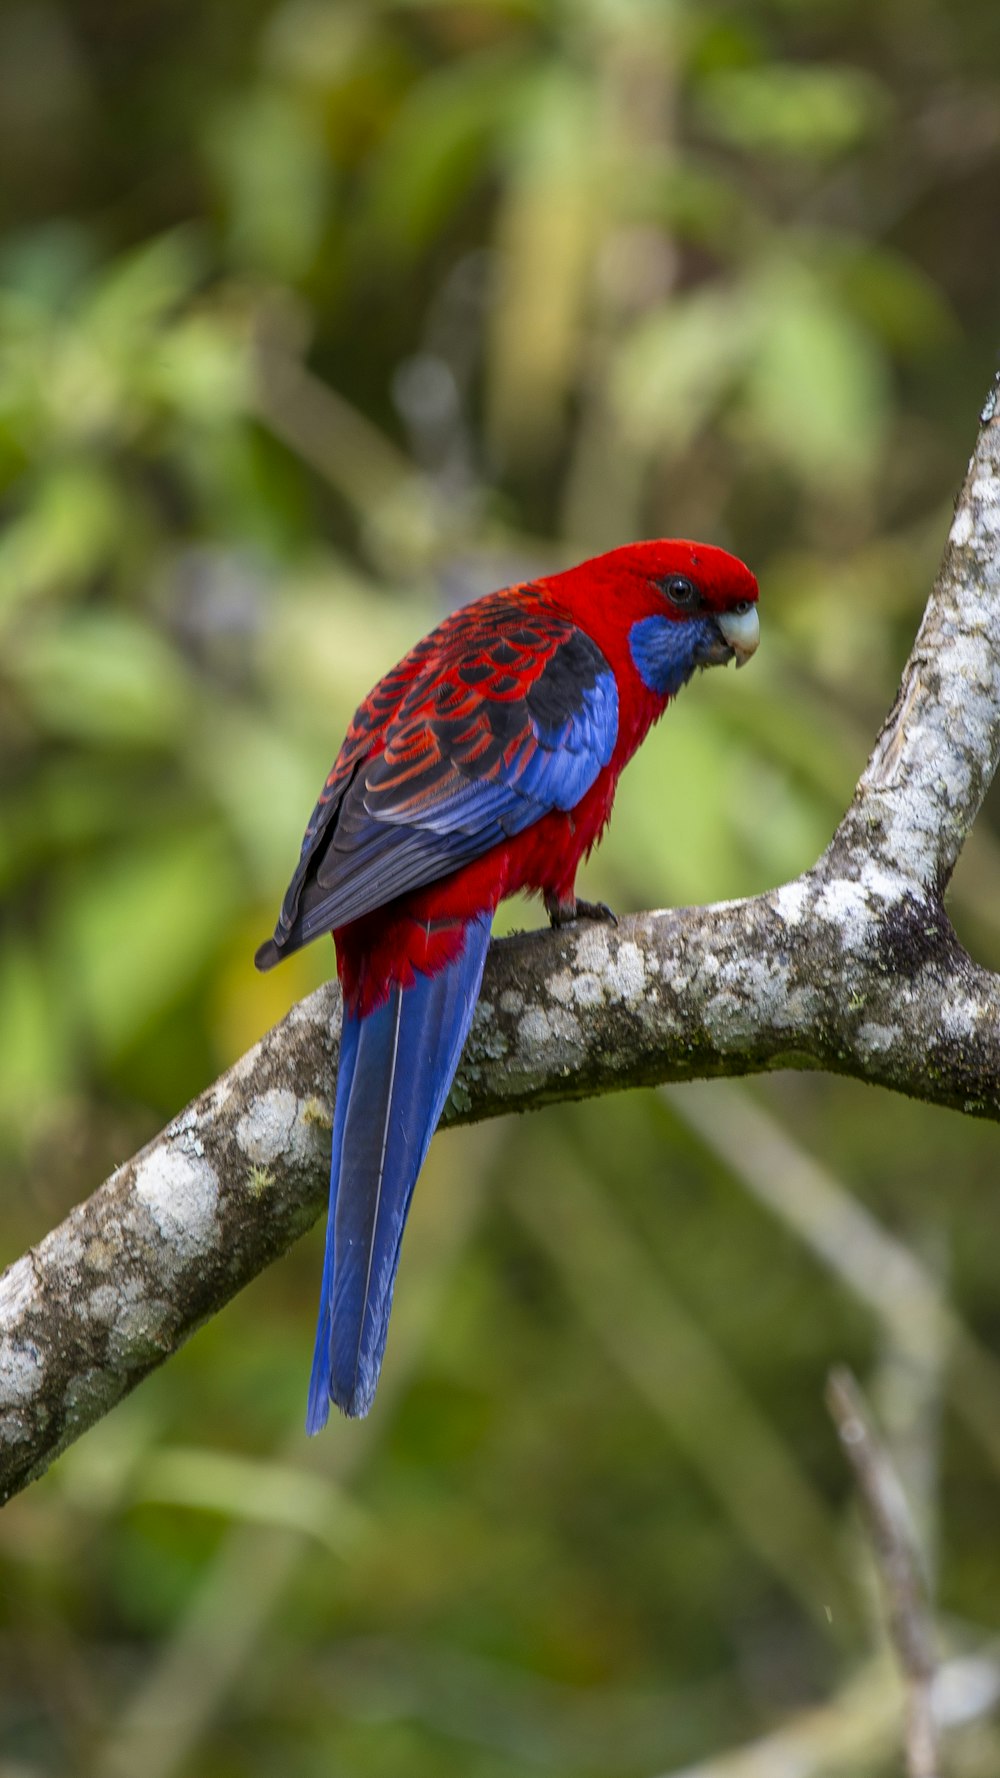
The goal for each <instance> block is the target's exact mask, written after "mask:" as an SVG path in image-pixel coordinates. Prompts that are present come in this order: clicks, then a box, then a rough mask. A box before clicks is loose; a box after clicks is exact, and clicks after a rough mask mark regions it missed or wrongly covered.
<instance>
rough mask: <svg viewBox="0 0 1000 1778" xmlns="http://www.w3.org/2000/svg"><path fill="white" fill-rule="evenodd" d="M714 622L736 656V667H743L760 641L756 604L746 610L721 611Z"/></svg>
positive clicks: (755, 650)
mask: <svg viewBox="0 0 1000 1778" xmlns="http://www.w3.org/2000/svg"><path fill="white" fill-rule="evenodd" d="M715 621H716V623H717V624H718V626H719V629H720V630H721V631H722V634H723V636H724V638H725V640H726V642H728V644H729V646H730V648H731V649H732V651H733V653H734V655H735V656H736V665H737V667H745V666H746V664H747V661H748V660H749V659H750V656H751V655H752V654H755V653H756V652H757V644H758V642H759V641H760V619H759V618H758V616H757V607H756V605H751V606H750V607H749V609H748V610H746V611H723V612H721V613H720V614H719V616H718V617H717V618H716V620H715Z"/></svg>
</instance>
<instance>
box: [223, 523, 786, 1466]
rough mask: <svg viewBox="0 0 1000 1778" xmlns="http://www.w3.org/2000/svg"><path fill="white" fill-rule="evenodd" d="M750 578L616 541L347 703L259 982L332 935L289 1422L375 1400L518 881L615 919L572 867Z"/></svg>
mask: <svg viewBox="0 0 1000 1778" xmlns="http://www.w3.org/2000/svg"><path fill="white" fill-rule="evenodd" d="M756 601H757V582H756V580H755V579H754V576H753V575H752V574H751V572H750V570H749V569H748V568H746V567H745V566H744V564H743V563H742V562H740V561H737V559H736V558H735V557H734V556H731V555H727V554H726V552H725V551H724V550H721V549H714V548H712V547H711V546H709V545H708V544H701V543H682V542H664V541H660V542H653V543H634V544H626V545H625V546H624V547H623V548H621V549H615V550H611V551H610V553H609V554H607V555H604V556H598V557H596V558H595V559H594V560H593V561H590V562H584V563H582V564H581V566H580V567H578V568H570V569H569V570H568V571H567V572H565V573H562V574H552V575H546V576H545V577H544V578H542V579H539V580H535V581H531V582H530V583H528V584H525V585H520V586H513V587H508V588H506V589H505V590H504V591H502V592H497V593H490V594H488V595H487V596H486V598H483V599H477V600H476V601H475V603H473V604H471V605H466V606H465V607H463V608H462V609H460V610H458V611H455V612H453V613H452V615H451V616H450V617H447V618H445V620H444V622H443V623H440V624H439V625H438V626H437V628H436V629H434V630H432V631H431V633H430V635H429V636H426V637H425V638H424V640H423V641H422V642H418V643H417V645H416V647H415V648H412V649H411V650H410V652H409V654H407V655H406V656H405V657H404V658H403V660H401V661H400V663H399V665H398V666H397V667H394V668H393V670H392V671H391V672H390V673H387V674H386V676H385V678H384V679H381V680H380V681H379V683H378V685H377V686H376V687H375V689H374V691H372V692H371V693H370V694H369V695H368V697H367V698H366V699H365V700H364V702H363V703H362V704H361V705H360V706H359V708H358V710H357V711H356V713H355V715H354V718H353V721H352V722H351V725H350V728H349V729H348V732H347V738H346V740H345V741H344V744H343V746H342V747H341V749H340V752H339V754H338V755H337V759H336V762H335V764H334V766H333V770H332V771H331V773H330V776H329V777H328V778H327V781H326V784H325V785H324V787H323V790H322V791H321V793H320V798H319V801H318V803H317V804H316V807H315V809H314V810H313V813H312V816H311V817H310V820H309V825H308V827H307V828H306V833H305V838H304V840H303V842H302V851H301V854H300V857H299V862H298V865H297V866H296V870H295V874H294V876H293V877H292V880H291V883H290V884H289V887H288V892H287V894H286V896H285V899H284V902H283V904H282V908H281V913H280V915H279V917H278V924H277V927H276V928H275V933H274V937H273V939H269V940H268V941H267V943H266V944H264V945H262V946H261V948H260V950H259V951H258V952H257V957H256V962H257V966H258V968H259V969H270V968H271V966H272V965H273V964H275V963H277V962H278V961H279V959H280V958H282V957H284V956H287V955H288V954H289V952H291V951H295V950H297V949H298V948H299V946H300V945H304V944H307V943H308V942H309V940H310V939H313V938H317V937H318V936H319V935H320V934H321V933H325V932H331V931H332V933H333V937H334V940H335V942H336V947H337V969H338V973H339V976H340V982H341V987H342V989H343V1001H344V1011H343V1027H342V1031H341V1040H340V1066H339V1071H338V1075H337V1095H336V1104H335V1109H334V1118H333V1161H332V1166H331V1171H330V1214H329V1223H328V1227H327V1238H326V1259H325V1264H324V1268H323V1284H322V1296H321V1301H320V1311H319V1326H318V1329H317V1334H316V1353H315V1358H314V1360H313V1369H312V1380H311V1383H310V1389H309V1408H308V1416H307V1427H308V1430H309V1431H310V1432H318V1431H319V1429H320V1427H321V1426H323V1425H324V1424H325V1422H326V1419H327V1415H328V1413H329V1404H330V1401H331V1400H332V1401H335V1402H336V1403H337V1405H338V1407H340V1408H342V1409H343V1411H344V1413H345V1414H365V1413H367V1412H368V1409H369V1407H370V1406H371V1402H372V1397H373V1395H374V1393H375V1385H376V1383H377V1382H378V1375H379V1370H380V1367H381V1364H382V1355H383V1352H384V1350H385V1342H386V1333H387V1329H388V1322H389V1310H390V1308H391V1305H392V1292H393V1284H394V1281H395V1276H396V1268H397V1265H398V1263H399V1249H400V1242H401V1240H402V1235H403V1227H404V1224H405V1222H406V1216H407V1211H408V1210H409V1206H410V1199H411V1197H412V1195H413V1187H414V1184H415V1182H416V1178H417V1174H418V1173H419V1171H420V1168H421V1166H422V1165H423V1161H424V1156H425V1155H426V1153H427V1149H428V1146H429V1143H430V1140H431V1136H432V1135H433V1133H434V1129H435V1126H436V1124H437V1121H438V1119H439V1117H440V1116H441V1112H442V1110H443V1108H444V1103H445V1100H446V1098H447V1096H448V1091H449V1088H450V1086H451V1083H452V1079H453V1077H454V1074H455V1070H456V1068H457V1066H458V1061H459V1057H460V1056H461V1053H462V1046H463V1044H464V1042H465V1039H466V1036H467V1034H468V1030H469V1025H470V1023H471V1021H472V1015H473V1011H474V1009H475V1005H476V999H477V996H478V994H479V985H480V981H481V979H482V974H483V966H484V963H485V961H486V951H487V947H488V945H489V937H490V922H491V920H492V917H493V913H494V910H495V909H496V906H497V903H498V902H500V901H502V900H503V898H504V896H506V895H513V894H514V893H515V892H516V891H517V890H534V891H537V892H539V893H540V894H541V895H542V896H543V898H544V902H545V907H546V909H547V911H548V914H549V917H550V919H551V920H552V922H553V924H554V925H558V924H561V923H563V922H565V921H569V920H574V919H577V918H579V917H581V916H591V917H593V916H596V917H607V918H613V916H612V915H610V914H609V910H608V909H606V908H604V907H602V906H597V907H594V906H591V905H590V904H589V903H587V902H583V901H578V900H577V898H576V890H575V882H576V873H577V867H578V865H579V863H580V861H581V859H582V858H584V857H585V856H586V855H587V854H588V853H589V852H590V849H591V847H592V846H593V845H594V842H595V840H597V838H598V836H599V835H600V833H601V831H602V829H603V828H604V826H605V824H606V822H607V820H608V817H609V815H610V813H611V805H612V801H613V799H614V794H615V787H616V785H617V782H618V776H619V773H620V772H621V770H622V767H623V766H624V765H625V764H626V762H627V761H628V760H629V759H631V757H632V755H633V753H634V752H635V750H636V748H637V747H638V746H639V743H640V742H641V741H642V740H643V738H644V737H645V735H646V733H647V732H648V730H649V727H650V725H651V724H652V723H653V722H654V721H655V720H656V718H657V717H658V716H660V715H662V713H663V711H664V710H665V708H666V706H667V704H668V703H669V701H670V699H671V698H672V697H674V696H676V694H677V692H678V691H680V689H681V686H682V685H684V684H686V682H687V681H688V679H690V677H691V675H692V673H693V672H694V670H695V668H696V667H709V666H715V665H721V664H724V663H725V662H727V661H729V660H731V659H732V658H733V657H734V656H735V658H736V662H737V665H741V664H742V663H743V662H744V661H745V660H747V659H748V657H749V656H750V655H751V654H752V653H753V651H754V649H755V648H756V647H757V641H758V635H759V630H758V623H757V611H756Z"/></svg>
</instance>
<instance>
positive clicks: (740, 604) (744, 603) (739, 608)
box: [732, 599, 750, 617]
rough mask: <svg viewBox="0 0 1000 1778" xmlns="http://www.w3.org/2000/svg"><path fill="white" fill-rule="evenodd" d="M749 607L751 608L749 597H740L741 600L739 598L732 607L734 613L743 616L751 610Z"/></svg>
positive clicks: (736, 615)
mask: <svg viewBox="0 0 1000 1778" xmlns="http://www.w3.org/2000/svg"><path fill="white" fill-rule="evenodd" d="M749 609H750V600H749V599H739V600H737V602H736V604H735V605H734V606H733V608H732V610H733V615H734V616H735V617H743V616H744V614H745V613H746V612H748V611H749Z"/></svg>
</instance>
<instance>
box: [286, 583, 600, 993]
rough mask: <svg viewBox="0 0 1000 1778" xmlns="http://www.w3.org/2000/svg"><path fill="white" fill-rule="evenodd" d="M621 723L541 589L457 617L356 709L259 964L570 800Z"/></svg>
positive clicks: (593, 649) (589, 656)
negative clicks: (271, 936) (271, 938)
mask: <svg viewBox="0 0 1000 1778" xmlns="http://www.w3.org/2000/svg"><path fill="white" fill-rule="evenodd" d="M617 727H618V697H617V687H616V685H615V680H614V675H613V674H612V672H611V669H610V667H609V666H608V664H607V661H606V660H605V658H604V656H603V654H602V653H601V651H600V649H599V648H598V647H597V644H596V643H595V642H593V641H592V639H591V638H590V637H589V636H587V635H586V634H585V633H584V632H583V631H582V630H579V629H577V628H576V626H575V625H574V624H573V623H572V621H571V620H570V618H569V617H568V616H567V615H566V614H565V613H564V612H562V611H560V610H559V609H558V608H557V607H555V606H553V605H552V604H551V603H550V602H549V601H547V600H546V599H545V598H544V597H543V596H542V595H541V594H540V593H539V592H538V591H537V590H536V589H534V588H532V587H521V588H517V589H513V590H509V591H506V592H503V593H492V594H490V595H488V596H487V597H486V598H485V599H480V600H477V601H476V602H475V604H473V605H469V606H465V607H464V608H463V609H462V610H460V611H457V612H455V613H454V614H453V615H452V616H451V617H449V618H447V619H446V620H445V622H444V623H443V624H440V625H439V626H438V628H437V629H436V630H434V631H432V632H431V634H430V635H429V636H427V637H426V638H425V639H424V640H423V641H422V642H421V643H418V645H417V647H416V648H415V649H413V650H411V652H410V653H409V654H408V655H407V656H406V657H405V658H404V659H403V660H402V661H401V662H400V663H399V666H398V667H396V668H394V669H393V671H392V672H391V673H389V674H387V675H386V676H385V678H384V679H382V680H380V682H379V684H378V685H377V686H376V687H375V689H374V691H373V692H372V693H371V694H370V695H369V697H368V698H366V700H365V702H364V703H363V704H362V705H361V706H360V708H359V710H358V711H357V713H356V715H355V717H354V719H353V721H352V723H351V726H350V729H349V730H348V734H347V738H346V739H345V741H344V745H343V747H342V748H341V750H340V753H339V755H338V757H337V760H336V763H335V765H334V767H333V770H332V771H331V773H330V776H329V778H328V779H327V782H326V785H325V786H324V789H323V792H322V794H321V796H320V799H319V802H318V803H317V805H316V808H315V809H314V811H313V814H312V817H311V819H310V822H309V825H308V827H307V829H306V834H305V838H304V840H303V844H302V852H301V855H300V858H299V863H298V866H297V868H296V872H295V875H294V876H293V878H292V881H291V883H290V885H289V888H288V892H287V894H286V896H285V900H284V903H283V906H282V909H281V914H280V916H279V920H278V925H277V928H276V930H275V935H274V939H273V941H270V942H269V943H268V944H265V945H263V946H262V947H261V949H260V951H259V952H258V953H257V963H258V967H260V968H268V967H270V965H271V964H273V963H276V962H277V961H278V959H279V957H281V956H282V955H285V954H286V953H288V952H289V951H292V950H296V949H298V947H299V946H300V945H302V944H306V943H308V942H309V940H310V939H312V938H315V937H317V936H318V935H319V934H320V933H321V932H329V931H330V930H331V929H332V928H333V927H335V926H342V925H346V924H347V923H348V922H349V921H351V920H356V919H358V918H360V917H361V915H363V914H366V913H369V912H371V911H372V909H374V908H377V907H382V906H384V905H385V904H386V903H387V902H390V901H392V900H394V899H395V898H396V897H397V896H399V895H402V894H405V893H406V892H407V891H409V890H413V889H416V888H419V887H422V886H424V885H426V884H428V883H432V882H435V881H437V880H438V879H439V878H441V877H443V876H446V875H447V874H448V873H449V872H451V871H453V870H456V869H458V868H459V867H460V866H461V865H463V864H466V863H469V862H470V861H471V860H472V859H474V858H478V857H480V856H481V855H482V854H483V853H484V852H485V851H487V850H488V849H489V848H490V847H491V846H494V845H497V844H498V843H500V842H502V841H503V840H504V839H505V838H508V837H510V836H511V835H512V834H515V833H519V832H521V831H522V830H523V829H524V828H525V827H527V826H530V825H531V823H532V822H534V821H536V820H538V819H539V818H540V817H541V816H542V815H543V814H544V813H546V812H547V811H548V810H550V809H553V808H561V809H569V808H572V807H573V806H574V804H575V803H576V802H578V801H579V799H580V797H581V796H582V795H583V794H584V792H585V791H586V790H587V789H588V788H589V787H590V785H591V784H592V783H593V781H594V778H595V777H596V776H597V774H598V772H599V771H600V770H601V768H602V766H604V765H606V764H607V762H608V760H609V759H610V757H611V753H612V751H613V749H614V743H615V738H616V735H617Z"/></svg>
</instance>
